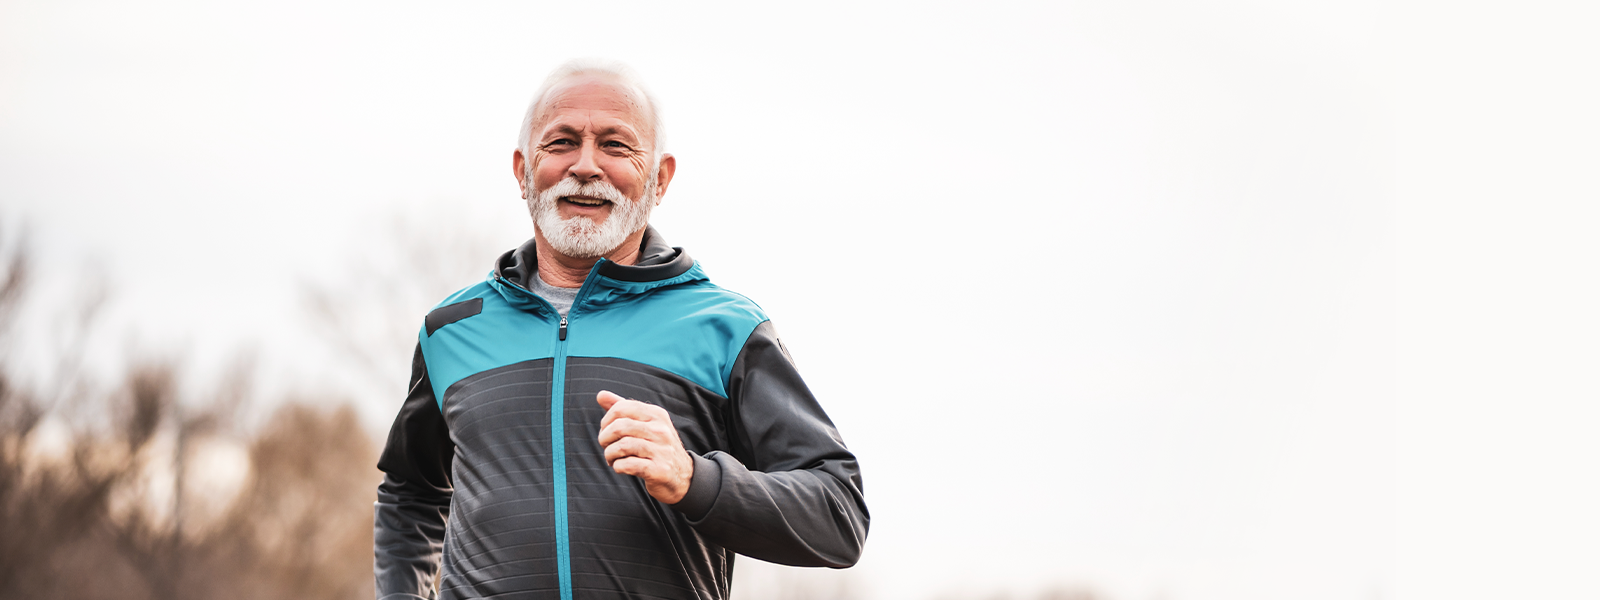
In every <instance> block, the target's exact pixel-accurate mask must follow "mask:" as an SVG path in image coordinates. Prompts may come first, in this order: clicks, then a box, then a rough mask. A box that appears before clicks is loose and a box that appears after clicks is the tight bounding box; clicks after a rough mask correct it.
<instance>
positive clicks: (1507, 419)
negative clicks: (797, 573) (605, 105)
mask: <svg viewBox="0 0 1600 600" xmlns="http://www.w3.org/2000/svg"><path fill="white" fill-rule="evenodd" d="M1592 17H1593V15H1592V14H1587V15H1586V14H1579V12H1578V11H1575V10H1571V9H1568V8H1565V7H1559V6H1544V7H1537V6H1535V7H1524V8H1520V9H1517V10H1504V9H1499V8H1494V7H1487V6H1477V7H1466V8H1463V7H1460V6H1457V5H1454V4H1452V5H1448V6H1417V5H1409V6H1406V7H1402V8H1389V7H1387V6H1383V5H1379V4H1377V3H1349V2H1298V3H1267V2H1262V3H1253V2H1246V1H1235V2H1222V3H1207V4H1205V5H1203V6H1197V5H1192V4H1188V3H1176V2H1171V3H1167V2H1100V3H1060V4H1037V5H1026V4H1005V5H994V6H986V7H984V8H978V7H976V6H975V5H974V4H970V3H960V4H957V3H943V4H940V3H921V4H917V5H909V4H908V5H903V6H889V5H874V4H870V3H861V2H853V3H839V4H826V3H808V4H805V5H799V6H782V7H779V6H755V5H742V4H731V3H730V4H725V5H696V6H693V7H685V6H669V5H667V4H665V3H642V2H612V3H605V4H596V5H587V4H580V3H577V2H569V3H559V4H557V3H527V2H517V3H511V2H506V3H461V4H460V5H453V6H451V7H449V8H443V7H439V6H431V5H424V4H420V3H417V4H406V3H393V2H389V3H376V2H374V3H349V2H334V3H330V2H298V3H296V2H273V3H264V2H263V3H226V4H216V3H203V2H193V3H183V2H172V1H159V2H144V3H139V4H136V5H129V4H126V3H115V2H42V1H19V0H3V1H0V215H3V216H4V217H5V218H6V219H9V220H12V221H13V222H14V221H16V220H17V219H19V218H25V219H27V220H28V221H29V222H30V223H31V224H32V227H33V229H32V233H33V239H34V241H35V242H36V244H37V245H38V246H40V247H41V252H42V258H43V260H44V261H45V266H46V269H45V270H46V271H47V272H49V273H52V274H54V275H55V276H57V277H59V278H61V279H64V280H68V281H71V280H84V279H93V280H96V281H101V280H104V281H109V282H111V284H112V286H113V290H114V293H115V296H114V298H115V299H116V302H115V305H114V309H113V311H112V313H111V317H110V320H111V321H112V325H113V326H114V327H116V328H120V329H119V331H126V332H128V333H125V334H122V335H123V336H124V337H123V338H121V339H120V341H116V342H111V343H108V346H111V347H119V348H131V347H140V348H159V349H163V351H165V352H169V353H173V354H176V355H181V356H184V357H186V358H188V359H190V360H192V361H194V362H196V363H198V364H201V365H203V366H204V365H209V366H210V367H214V366H216V365H219V364H222V363H223V362H225V360H226V359H225V358H223V357H226V356H228V355H229V354H230V353H232V352H234V351H235V350H234V349H235V348H238V347H246V346H251V345H253V347H255V348H258V352H259V353H260V355H261V356H263V357H264V360H265V361H266V362H267V363H268V364H269V365H271V366H270V368H269V369H268V370H267V372H268V373H269V375H268V376H267V377H266V378H265V379H266V380H267V381H266V384H267V385H268V386H269V387H272V386H275V389H279V390H291V391H293V390H302V391H305V390H319V389H324V388H322V387H321V386H324V385H346V386H349V388H348V389H347V390H346V393H349V394H353V395H354V396H355V397H356V398H357V399H358V401H359V402H360V403H361V407H362V410H363V412H364V414H365V416H366V418H367V421H368V422H369V424H370V425H371V427H372V429H373V431H374V433H375V434H376V433H379V432H381V431H382V429H383V427H384V426H385V425H386V423H387V421H388V420H389V419H390V418H391V415H392V413H393V410H394V408H395V407H396V406H397V404H398V399H399V390H400V389H401V387H402V383H403V382H401V381H394V382H393V383H390V384H382V385H387V386H389V387H388V388H385V389H379V388H381V386H377V387H374V386H371V385H368V386H367V387H356V384H351V383H350V381H348V378H344V379H340V377H339V376H338V374H337V373H338V372H340V371H345V370H348V369H347V368H346V367H345V366H343V365H344V363H342V362H341V361H343V360H346V357H342V356H341V355H340V354H339V353H338V352H336V351H330V350H328V349H326V347H325V346H322V345H318V344H315V343H312V342H311V341H308V340H318V339H321V338H319V337H318V335H317V332H315V331H312V330H313V329H315V328H316V325H315V324H314V323H311V322H308V321H307V320H306V319H305V318H304V317H303V311H301V306H300V300H301V297H302V295H303V290H304V289H305V288H306V287H307V286H308V285H315V284H316V283H317V282H323V283H324V284H326V282H338V281H341V280H344V279H349V278H350V277H351V276H350V274H351V273H352V272H354V270H355V269H358V268H360V265H362V264H366V263H363V261H364V260H369V259H368V258H363V257H371V256H376V257H377V258H372V259H370V260H375V261H377V262H378V263H383V261H384V260H385V259H386V257H387V258H388V259H389V260H390V262H391V263H393V262H395V261H393V257H394V256H396V254H394V253H393V252H392V251H390V250H389V249H392V248H393V247H394V246H395V244H396V242H395V236H396V234H395V231H396V226H395V225H394V222H395V221H399V222H400V223H401V225H400V226H399V227H400V229H401V231H402V232H403V233H401V234H400V235H401V236H403V239H406V240H410V241H413V242H415V245H417V246H419V247H422V248H425V249H426V248H432V247H439V248H449V249H453V251H459V252H464V253H468V254H471V253H473V252H476V253H477V254H471V255H470V256H469V259H470V260H469V261H468V264H470V265H474V266H470V267H463V268H461V269H459V270H458V271H459V272H458V273H457V274H456V275H453V276H454V277H457V278H458V279H455V280H453V281H450V282H449V284H450V285H454V286H459V285H465V284H467V283H470V282H471V281H473V280H474V279H475V278H477V277H480V276H481V275H482V273H483V272H484V271H486V270H487V268H488V266H489V264H490V261H491V260H492V258H493V255H494V253H495V252H497V251H499V250H503V249H505V248H509V247H511V246H513V245H515V244H517V243H518V242H520V240H521V239H522V238H525V237H526V236H527V235H529V234H530V231H531V228H530V226H529V225H528V221H527V218H526V213H525V210H524V209H523V208H522V205H521V200H520V198H518V197H517V191H516V186H515V182H514V180H513V178H512V176H511V172H510V154H511V149H512V147H513V144H514V141H515V139H516V126H517V124H518V123H519V121H520V118H521V113H522V110H523V108H524V106H525V102H526V101H527V98H528V96H529V95H530V94H531V93H532V92H533V91H534V88H535V87H536V86H537V84H538V83H539V81H540V80H541V79H542V78H543V76H544V74H545V73H547V72H548V71H549V70H550V69H551V68H552V67H554V66H555V65H556V64H558V63H560V62H562V61H564V60H566V59H568V58H571V57H575V56H592V55H598V56H607V57H612V58H617V59H621V60H624V61H626V62H628V63H630V64H632V65H633V66H635V67H636V68H638V69H639V70H640V71H641V72H642V73H643V74H644V75H645V77H646V79H647V80H648V81H649V82H650V83H651V84H652V86H653V87H654V89H655V92H656V94H657V95H658V96H659V97H660V98H661V100H662V103H663V105H664V107H665V111H666V112H665V116H666V126H667V131H668V132H669V136H670V138H669V150H670V151H671V152H673V153H674V154H676V155H677V156H678V161H679V170H678V177H677V179H676V180H675V181H674V182H673V184H672V187H671V189H670V191H669V193H668V195H667V199H666V203H665V204H664V205H663V206H662V207H661V208H660V209H658V212H657V213H656V214H657V217H656V219H655V223H656V225H657V226H658V227H659V228H660V229H661V230H662V232H663V233H664V234H665V235H666V236H667V238H668V239H669V240H670V241H672V242H673V243H674V244H678V245H682V246H684V247H686V248H687V249H688V250H689V251H690V252H691V254H693V255H694V256H695V257H696V258H698V259H699V260H701V261H702V262H703V263H704V264H705V265H706V267H707V270H708V271H709V272H710V274H711V276H712V278H713V280H715V281H717V282H719V283H721V284H723V285H725V286H727V287H729V288H732V289H735V290H738V291H741V292H743V293H746V294H747V295H750V296H751V297H753V298H754V299H756V300H757V301H758V302H760V303H761V304H762V306H763V307H765V308H766V309H767V311H768V312H769V313H770V314H771V315H772V316H773V317H774V319H775V322H776V323H777V324H778V326H779V328H780V330H781V331H782V332H783V334H784V338H785V341H786V343H787V345H788V346H789V347H790V349H791V350H792V351H793V352H794V353H795V354H796V356H797V359H798V361H799V364H800V367H801V370H802V372H803V373H804V374H805V375H806V376H807V380H808V382H809V383H810V384H811V385H812V387H813V388H814V390H815V391H816V392H817V393H818V394H819V396H820V397H822V398H823V401H824V403H825V406H826V407H827V408H828V410H829V412H830V414H831V415H832V416H833V417H834V419H835V421H836V422H837V423H838V425H839V427H840V429H841V431H842V433H843V434H844V435H845V438H846V440H848V441H849V443H850V444H851V446H852V448H853V449H855V450H856V451H857V452H858V454H859V455H860V457H861V459H862V462H863V465H864V470H865V480H866V487H867V492H868V499H869V504H870V506H871V508H872V511H873V523H872V535H871V541H870V543H869V545H868V550H867V554H866V557H865V558H864V559H863V561H862V564H861V565H860V566H859V567H857V568H856V569H854V570H851V571H846V572H844V573H823V574H820V575H811V577H824V578H828V577H832V578H839V577H845V578H849V579H850V581H851V582H852V584H853V585H855V586H857V590H858V591H862V590H864V591H865V592H866V593H868V594H870V595H871V596H872V597H879V598H906V599H912V598H918V599H920V598H930V597H935V596H939V595H941V594H943V595H946V596H951V597H954V596H959V595H963V594H988V593H993V592H996V591H1011V592H1013V593H1018V594H1027V593H1033V592H1036V591H1037V590H1040V589H1043V588H1044V587H1046V586H1050V585H1084V586H1089V587H1092V588H1094V589H1097V590H1100V591H1101V592H1102V593H1104V594H1105V595H1107V596H1109V597H1112V598H1167V599H1202V598H1219V599H1220V598H1228V599H1240V598H1250V599H1257V598H1259V599H1263V600H1265V599H1278V598H1330V599H1332V598H1363V599H1366V598H1391V597H1461V596H1463V595H1476V594H1483V595H1484V597H1592V596H1593V595H1594V594H1595V593H1596V592H1597V591H1600V584H1597V583H1595V578H1593V577H1590V576H1585V575H1583V573H1584V572H1585V571H1592V570H1593V566H1594V565H1595V564H1597V561H1596V559H1597V558H1600V550H1597V548H1596V546H1595V542H1594V541H1593V540H1595V539H1596V538H1597V536H1596V534H1600V520H1597V518H1596V517H1595V514H1596V511H1595V509H1594V507H1595V506H1597V505H1600V503H1597V500H1600V497H1597V496H1600V494H1596V491H1595V490H1594V489H1593V488H1594V485H1593V484H1594V480H1595V476H1594V473H1595V471H1596V469H1595V461H1594V457H1595V456H1596V451H1597V450H1600V448H1597V446H1600V444H1597V443H1596V442H1595V440H1594V438H1595V435H1594V433H1593V432H1594V431H1595V430H1596V427H1595V425H1596V424H1597V423H1596V418H1595V417H1596V411H1595V410H1594V409H1593V408H1592V406H1593V403H1594V401H1595V400H1596V399H1597V398H1596V396H1597V394H1596V391H1597V387H1600V386H1597V385H1596V377H1595V372H1596V358H1600V356H1597V354H1600V352H1597V349H1596V344H1595V341H1594V340H1595V334H1596V333H1597V331H1596V330H1597V329H1600V323H1597V319H1596V317H1595V311H1594V308H1593V307H1594V306H1596V305H1597V302H1596V301H1597V300H1600V298H1596V296H1597V295H1600V294H1597V291H1600V290H1597V288H1600V286H1597V285H1596V279H1595V278H1596V269H1595V267H1596V265H1595V260H1594V257H1595V256H1596V255H1597V250H1600V249H1597V245H1600V244H1597V243H1596V242H1595V239H1594V238H1595V236H1594V233H1593V232H1594V231H1595V229H1596V227H1595V225H1596V222H1595V221H1596V218H1595V217H1596V215H1597V209H1596V208H1595V201H1596V200H1597V197H1596V196H1597V195H1596V193H1595V192H1596V187H1597V186H1596V184H1595V175H1594V174H1595V172H1596V168H1595V165H1596V159H1597V158H1600V156H1597V149H1596V142H1595V140H1596V139H1597V138H1596V134H1597V133H1600V131H1596V129H1597V122H1596V117H1595V116H1594V115H1595V111H1594V110H1593V108H1592V107H1593V106H1596V105H1600V102H1597V100H1600V99H1597V98H1596V95H1597V94H1596V92H1597V89H1596V83H1595V73H1596V69H1595V65H1594V60H1593V57H1594V56H1595V54H1596V52H1597V48H1596V46H1597V44H1596V43H1595V42H1594V41H1593V39H1592V38H1593V35H1592V31H1593V30H1594V28H1593V26H1594V20H1593V18H1592ZM430 244H432V245H434V246H430ZM463 248H468V249H474V250H461V249H463ZM407 264H409V263H406V264H388V265H387V266H385V267H383V268H382V269H380V270H379V271H381V272H382V273H383V274H384V276H385V277H389V276H393V277H394V279H395V281H394V283H393V285H394V286H395V291H394V297H395V298H403V301H401V304H402V309H403V310H402V312H405V313H407V314H414V320H413V321H410V322H404V321H403V320H400V321H396V322H391V321H395V320H393V319H390V320H389V321H384V320H379V322H380V325H381V326H383V327H387V328H389V329H396V328H398V329H399V334H398V336H397V337H399V338H401V339H403V338H404V337H406V336H408V335H410V333H411V331H412V330H413V329H414V328H415V327H416V324H417V322H420V318H421V315H422V313H423V312H425V311H426V310H427V308H428V306H429V305H431V303H432V302H433V301H436V300H437V299H438V298H425V299H413V298H412V297H411V296H407V295H405V294H404V293H402V292H403V291H404V290H406V289H409V288H407V287H406V286H407V285H409V284H408V283H407V282H404V281H399V279H404V275H405V273H406V272H407V271H406V267H407ZM86 265H93V266H86ZM379 271H368V273H372V272H379ZM332 285H337V284H332ZM366 291H367V292H368V293H369V294H370V295H372V296H383V295H384V289H381V288H380V289H377V290H376V291H374V290H370V289H369V290H366ZM369 297H370V296H364V297H363V298H369ZM374 302H377V303H381V302H382V300H381V299H380V300H375V301H374ZM374 306H376V304H374ZM372 310H373V311H376V310H378V309H377V308H373V309H372ZM374 352H376V353H378V354H379V355H380V356H386V355H385V354H384V353H388V355H387V358H388V359H389V361H388V362H392V364H394V365H395V367H394V372H395V373H398V375H396V376H395V377H394V378H395V379H402V378H403V377H404V372H405V363H406V361H407V358H408V353H409V349H408V348H406V347H404V344H400V345H398V346H397V347H393V348H391V347H390V346H384V347H383V348H382V349H381V350H374ZM380 362H384V361H381V360H380ZM210 367H206V368H210Z"/></svg>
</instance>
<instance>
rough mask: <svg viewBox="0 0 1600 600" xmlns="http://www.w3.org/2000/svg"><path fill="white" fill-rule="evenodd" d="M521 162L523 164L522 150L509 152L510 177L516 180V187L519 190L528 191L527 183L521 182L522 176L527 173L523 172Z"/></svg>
mask: <svg viewBox="0 0 1600 600" xmlns="http://www.w3.org/2000/svg"><path fill="white" fill-rule="evenodd" d="M522 162H523V159H522V149H521V148H518V149H516V150H512V151H511V175H512V176H514V177H516V178H517V187H518V188H520V189H523V190H526V189H528V182H526V181H523V180H522V176H523V175H525V174H527V171H526V170H523V168H522Z"/></svg>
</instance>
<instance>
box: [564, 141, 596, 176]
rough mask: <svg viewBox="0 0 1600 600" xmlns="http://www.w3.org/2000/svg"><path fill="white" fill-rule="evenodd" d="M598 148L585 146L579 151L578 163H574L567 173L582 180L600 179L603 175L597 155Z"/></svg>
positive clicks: (590, 145) (589, 145)
mask: <svg viewBox="0 0 1600 600" xmlns="http://www.w3.org/2000/svg"><path fill="white" fill-rule="evenodd" d="M598 152H599V149H598V148H595V147H594V145H592V144H584V145H583V146H582V147H581V148H579V149H578V162H575V163H572V167H571V168H568V169H567V173H568V174H570V175H572V176H573V177H577V178H578V179H580V180H589V179H599V178H600V176H601V175H602V171H601V170H600V162H599V160H597V159H598V158H599V157H598V156H597V153H598Z"/></svg>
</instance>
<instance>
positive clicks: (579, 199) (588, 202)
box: [561, 196, 610, 206]
mask: <svg viewBox="0 0 1600 600" xmlns="http://www.w3.org/2000/svg"><path fill="white" fill-rule="evenodd" d="M561 199H562V200H564V201H567V202H571V203H573V204H576V205H578V206H605V205H607V204H610V202H607V201H605V200H601V199H599V198H589V197H585V196H562V197H561Z"/></svg>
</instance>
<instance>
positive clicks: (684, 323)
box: [469, 280, 767, 397]
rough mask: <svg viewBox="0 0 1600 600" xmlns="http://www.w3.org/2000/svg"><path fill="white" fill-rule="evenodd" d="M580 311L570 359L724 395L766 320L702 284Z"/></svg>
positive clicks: (739, 299) (570, 323) (746, 303)
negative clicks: (658, 375)
mask: <svg viewBox="0 0 1600 600" xmlns="http://www.w3.org/2000/svg"><path fill="white" fill-rule="evenodd" d="M623 304H626V306H623ZM585 308H586V307H585V306H578V307H574V308H573V310H572V312H570V313H568V315H567V344H568V346H567V355H568V356H582V357H593V358H600V357H610V358H620V359H625V360H631V361H634V362H638V363H643V364H647V365H650V366H652V367H656V368H658V369H663V370H666V371H670V372H672V373H674V374H677V375H678V376H680V377H683V378H685V379H688V380H690V381H693V382H695V383H696V384H698V385H700V386H701V387H704V388H706V389H707V390H710V391H711V392H713V393H716V394H717V395H719V396H723V397H727V395H728V386H727V382H728V374H729V373H730V372H732V370H733V363H734V361H735V360H737V359H738V358H739V351H740V350H741V349H742V348H743V347H744V343H745V340H747V339H749V338H750V333H751V332H753V331H755V328H756V326H758V325H760V324H761V323H762V322H764V321H766V320H767V317H766V314H765V313H763V312H762V311H761V307H759V306H756V303H755V302H751V301H750V299H749V298H745V297H744V296H741V295H739V294H736V293H733V292H730V291H727V290H724V289H722V288H720V287H717V286H716V285H715V284H712V283H711V282H709V281H705V280H700V281H690V282H687V283H681V284H679V285H674V286H670V287H664V288H658V289H654V290H650V291H649V292H647V293H644V294H640V295H638V296H635V297H632V298H630V299H627V300H624V301H621V302H618V303H615V304H609V305H606V306H604V307H603V308H599V309H595V308H589V310H587V311H586V310H585ZM469 320H470V319H469Z"/></svg>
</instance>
